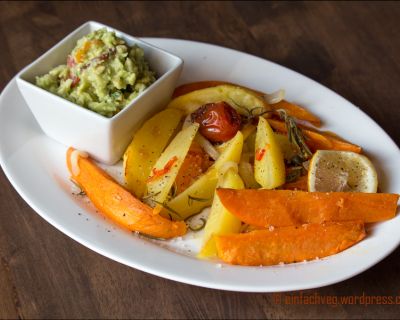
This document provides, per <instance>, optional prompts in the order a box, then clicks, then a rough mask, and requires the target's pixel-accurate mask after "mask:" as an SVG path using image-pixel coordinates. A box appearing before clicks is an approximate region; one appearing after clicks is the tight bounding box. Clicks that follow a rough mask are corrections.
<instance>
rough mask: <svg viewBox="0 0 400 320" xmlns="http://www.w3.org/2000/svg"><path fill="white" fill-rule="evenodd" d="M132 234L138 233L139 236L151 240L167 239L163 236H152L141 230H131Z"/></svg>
mask: <svg viewBox="0 0 400 320" xmlns="http://www.w3.org/2000/svg"><path fill="white" fill-rule="evenodd" d="M132 232H133V233H134V234H138V235H139V236H141V237H143V238H148V239H151V240H160V241H165V240H167V239H164V238H159V237H154V236H151V235H149V234H145V233H142V232H139V231H132Z"/></svg>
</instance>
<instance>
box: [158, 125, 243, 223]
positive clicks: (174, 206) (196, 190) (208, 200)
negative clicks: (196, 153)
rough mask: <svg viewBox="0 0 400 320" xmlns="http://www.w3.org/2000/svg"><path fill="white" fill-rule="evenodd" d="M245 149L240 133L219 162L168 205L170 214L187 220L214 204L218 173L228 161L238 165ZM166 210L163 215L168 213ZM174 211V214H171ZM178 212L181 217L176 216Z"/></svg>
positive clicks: (228, 144) (228, 143)
mask: <svg viewBox="0 0 400 320" xmlns="http://www.w3.org/2000/svg"><path fill="white" fill-rule="evenodd" d="M242 148H243V135H242V133H241V132H240V131H239V132H238V133H237V134H236V136H235V137H233V138H232V139H231V140H230V141H228V142H227V146H226V148H225V149H224V151H223V152H222V153H221V154H220V156H219V158H218V160H217V161H216V162H215V163H214V164H213V165H212V166H211V167H210V168H209V169H208V170H207V172H206V173H205V174H204V175H202V176H201V177H199V179H198V180H197V181H196V182H194V183H193V184H192V185H191V186H190V187H189V188H187V189H186V190H185V191H183V192H182V193H180V194H178V195H177V196H176V197H175V198H173V199H172V200H171V201H169V202H168V203H167V207H168V208H167V209H169V210H170V212H169V213H170V214H172V215H173V217H174V218H177V219H186V218H187V217H189V216H191V215H193V214H195V213H198V212H200V211H201V210H202V209H204V208H205V207H209V206H210V205H211V204H212V201H213V197H214V191H215V188H216V186H217V183H218V172H219V170H220V169H221V167H222V166H223V165H224V164H225V163H226V162H228V161H233V162H236V163H238V162H239V160H240V155H241V153H242ZM191 198H198V199H202V200H201V201H196V200H193V201H192V200H191ZM167 209H166V208H164V209H163V211H162V213H163V214H164V215H165V214H167V213H168V210H167ZM171 210H172V212H171ZM174 212H177V213H178V214H179V216H178V217H177V216H176V215H174Z"/></svg>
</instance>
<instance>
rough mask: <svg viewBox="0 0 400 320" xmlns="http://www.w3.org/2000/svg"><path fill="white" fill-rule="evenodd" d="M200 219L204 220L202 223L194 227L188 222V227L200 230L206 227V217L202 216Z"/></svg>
mask: <svg viewBox="0 0 400 320" xmlns="http://www.w3.org/2000/svg"><path fill="white" fill-rule="evenodd" d="M200 220H201V221H202V224H200V225H198V226H196V227H192V226H191V225H190V224H188V228H189V229H190V230H192V231H200V230H202V229H204V227H205V226H206V223H207V220H206V219H204V218H200Z"/></svg>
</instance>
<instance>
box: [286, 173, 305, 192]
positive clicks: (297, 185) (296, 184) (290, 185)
mask: <svg viewBox="0 0 400 320" xmlns="http://www.w3.org/2000/svg"><path fill="white" fill-rule="evenodd" d="M280 189H282V190H300V191H308V185H307V176H301V177H300V178H298V179H297V180H296V181H293V182H287V183H285V184H284V185H283V186H282V187H280Z"/></svg>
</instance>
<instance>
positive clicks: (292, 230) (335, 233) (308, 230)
mask: <svg viewBox="0 0 400 320" xmlns="http://www.w3.org/2000/svg"><path fill="white" fill-rule="evenodd" d="M364 237H365V230H364V224H363V223H362V222H354V221H346V222H327V223H323V224H304V225H302V226H290V227H281V228H270V229H267V230H256V231H252V232H249V233H244V234H233V235H221V236H216V237H215V239H216V240H215V241H216V246H217V251H218V256H219V257H220V258H221V259H222V260H223V261H225V262H227V263H231V264H238V265H244V266H260V265H264V266H267V265H274V264H282V263H292V262H302V261H304V260H312V259H318V258H323V257H327V256H330V255H333V254H336V253H338V252H340V251H343V250H345V249H347V248H348V247H351V246H352V245H354V244H356V243H357V242H359V241H361V240H362V239H363V238H364Z"/></svg>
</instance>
